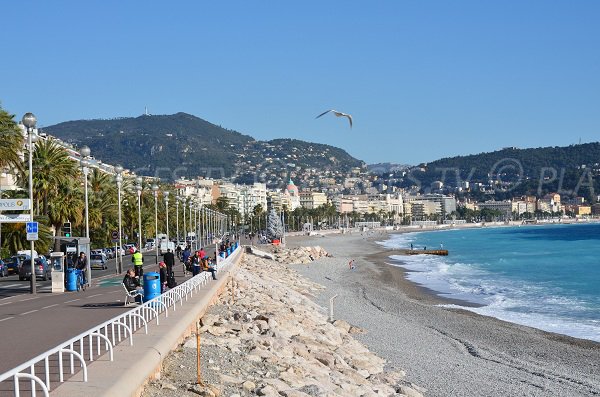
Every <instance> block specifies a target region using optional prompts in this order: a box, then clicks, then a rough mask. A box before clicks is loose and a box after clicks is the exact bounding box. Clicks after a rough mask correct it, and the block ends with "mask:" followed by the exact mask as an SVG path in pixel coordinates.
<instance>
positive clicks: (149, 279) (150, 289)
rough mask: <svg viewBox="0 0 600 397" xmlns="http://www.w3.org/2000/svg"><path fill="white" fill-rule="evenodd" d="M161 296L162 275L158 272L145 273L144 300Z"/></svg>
mask: <svg viewBox="0 0 600 397" xmlns="http://www.w3.org/2000/svg"><path fill="white" fill-rule="evenodd" d="M157 296H160V275H159V274H158V273H157V272H150V273H145V274H144V302H148V301H149V300H152V299H154V298H156V297H157Z"/></svg>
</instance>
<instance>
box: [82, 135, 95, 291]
mask: <svg viewBox="0 0 600 397" xmlns="http://www.w3.org/2000/svg"><path fill="white" fill-rule="evenodd" d="M90 153H91V151H90V148H89V147H87V146H83V147H82V148H81V149H80V151H79V154H81V161H80V163H81V170H82V171H83V175H84V179H85V181H84V184H83V187H84V189H83V191H84V196H85V237H87V239H88V252H86V254H87V255H86V259H85V261H86V265H85V273H86V274H85V276H86V277H85V278H86V279H87V284H88V285H90V283H91V281H92V269H91V268H90V252H89V251H90V247H91V245H92V242H91V240H90V214H89V208H88V174H89V172H90V169H89V166H90V161H89V160H88V157H89V156H90Z"/></svg>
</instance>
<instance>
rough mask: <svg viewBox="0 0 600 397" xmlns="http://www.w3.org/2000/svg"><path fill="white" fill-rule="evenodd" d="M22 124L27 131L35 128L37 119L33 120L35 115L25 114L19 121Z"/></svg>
mask: <svg viewBox="0 0 600 397" xmlns="http://www.w3.org/2000/svg"><path fill="white" fill-rule="evenodd" d="M21 121H22V122H23V125H24V126H25V127H27V129H29V128H35V124H36V123H37V119H36V118H35V115H34V114H33V113H29V112H28V113H25V115H24V116H23V119H22V120H21Z"/></svg>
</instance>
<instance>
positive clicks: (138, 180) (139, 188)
mask: <svg viewBox="0 0 600 397" xmlns="http://www.w3.org/2000/svg"><path fill="white" fill-rule="evenodd" d="M142 181H143V179H142V177H141V176H138V177H136V178H135V183H136V185H135V191H136V192H137V197H138V250H139V251H140V252H142Z"/></svg>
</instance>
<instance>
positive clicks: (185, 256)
mask: <svg viewBox="0 0 600 397" xmlns="http://www.w3.org/2000/svg"><path fill="white" fill-rule="evenodd" d="M191 254H192V250H191V248H190V246H189V245H187V246H186V247H185V249H184V250H183V252H182V253H181V262H183V275H184V276H187V263H188V260H189V259H190V255H191Z"/></svg>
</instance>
